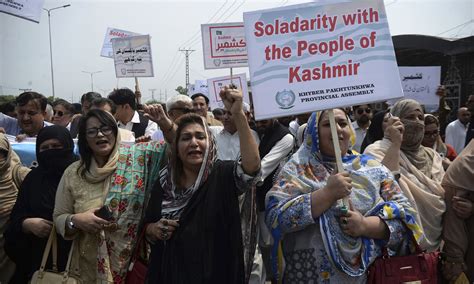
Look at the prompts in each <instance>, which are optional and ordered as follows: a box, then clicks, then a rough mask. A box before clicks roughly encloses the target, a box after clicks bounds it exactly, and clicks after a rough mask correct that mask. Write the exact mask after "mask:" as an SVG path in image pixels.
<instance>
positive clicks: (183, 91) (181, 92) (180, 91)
mask: <svg viewBox="0 0 474 284" xmlns="http://www.w3.org/2000/svg"><path fill="white" fill-rule="evenodd" d="M175 91H176V92H178V93H180V94H181V95H185V96H187V95H188V89H187V88H184V87H181V86H178V87H177V88H176V89H175Z"/></svg>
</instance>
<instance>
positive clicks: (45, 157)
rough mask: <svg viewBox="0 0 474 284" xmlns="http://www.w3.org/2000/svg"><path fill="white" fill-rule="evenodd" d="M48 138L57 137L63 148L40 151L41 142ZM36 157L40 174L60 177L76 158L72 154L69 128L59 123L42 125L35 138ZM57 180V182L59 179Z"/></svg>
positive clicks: (72, 147) (72, 142)
mask: <svg viewBox="0 0 474 284" xmlns="http://www.w3.org/2000/svg"><path fill="white" fill-rule="evenodd" d="M49 139H57V140H58V141H59V142H60V143H61V144H62V145H63V149H51V150H46V151H43V152H40V146H41V144H42V143H43V142H44V141H46V140H49ZM36 159H37V161H38V168H37V169H38V170H39V171H40V172H41V173H42V174H46V175H48V176H59V178H61V176H62V174H63V173H64V170H65V169H66V168H67V167H68V166H69V165H70V164H71V163H72V162H74V161H76V160H77V157H76V156H75V155H74V141H73V140H72V137H71V134H70V133H69V130H67V129H66V128H65V127H63V126H59V125H51V126H48V127H43V128H42V129H41V130H40V132H39V133H38V136H37V138H36ZM57 182H58V183H59V179H58V181H57ZM56 186H57V185H56Z"/></svg>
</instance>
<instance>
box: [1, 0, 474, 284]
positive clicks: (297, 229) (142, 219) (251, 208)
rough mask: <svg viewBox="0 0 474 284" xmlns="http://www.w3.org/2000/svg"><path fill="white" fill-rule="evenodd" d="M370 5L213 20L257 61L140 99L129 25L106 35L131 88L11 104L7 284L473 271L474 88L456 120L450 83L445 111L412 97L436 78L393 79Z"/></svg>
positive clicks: (343, 279) (377, 277)
mask: <svg viewBox="0 0 474 284" xmlns="http://www.w3.org/2000/svg"><path fill="white" fill-rule="evenodd" d="M226 2H227V1H226ZM362 2H364V1H362ZM369 2H370V1H365V2H364V3H365V4H364V3H363V4H361V5H366V6H364V7H362V8H359V7H357V9H356V8H354V7H355V6H354V5H352V6H351V3H349V4H347V3H341V4H337V5H340V6H337V7H340V8H341V9H340V11H341V12H340V14H338V15H332V16H326V14H324V16H323V15H322V14H316V13H315V12H314V11H320V10H318V9H322V8H321V5H316V4H314V3H310V4H307V5H303V6H301V7H302V8H301V7H300V8H298V7H296V8H294V7H293V8H292V7H290V8H286V7H285V8H278V9H275V10H274V11H273V10H272V11H269V12H268V11H267V12H259V11H257V12H248V13H244V21H245V29H246V31H245V36H241V37H239V36H235V38H233V39H232V40H230V38H232V37H233V36H234V34H232V36H227V35H226V34H225V30H224V29H225V28H229V26H227V25H226V24H223V23H220V24H216V26H217V25H220V26H219V27H221V28H222V30H219V31H218V34H216V35H212V34H207V35H205V34H204V31H205V30H207V31H211V30H212V29H211V28H208V26H209V25H212V24H205V25H203V30H202V31H203V46H204V48H207V47H206V46H205V45H206V44H208V43H210V44H211V45H212V44H213V40H214V42H215V40H216V39H224V40H223V41H221V42H219V43H217V46H214V48H215V47H217V48H215V49H214V50H213V52H215V53H219V52H221V53H222V54H224V53H225V52H228V53H230V52H234V53H236V54H237V53H242V52H243V51H245V52H244V53H245V58H244V59H242V58H238V59H235V62H234V63H235V64H237V65H235V66H238V67H242V66H244V67H246V66H249V67H250V68H249V70H250V77H251V78H250V82H249V83H248V84H247V79H246V77H245V76H246V74H237V75H236V74H233V73H232V69H231V71H230V76H229V77H228V79H226V80H227V81H226V82H227V83H226V84H223V83H222V84H220V85H218V88H217V87H215V86H214V88H211V84H209V88H208V89H209V92H211V89H213V92H215V93H213V94H212V95H211V94H210V93H207V92H201V91H195V92H188V94H187V95H185V94H183V93H182V92H179V91H178V89H177V90H176V91H177V92H178V93H176V94H173V95H172V96H171V97H169V98H167V99H166V101H164V102H159V103H156V102H154V103H148V104H147V103H142V101H141V97H142V96H141V92H140V89H139V86H138V79H137V78H136V77H135V75H130V74H125V73H126V72H129V70H132V69H133V68H135V67H136V66H141V64H151V62H152V60H151V53H150V49H151V47H150V37H149V35H131V36H130V37H122V38H114V40H112V39H110V38H108V39H107V41H110V42H111V43H110V45H111V46H113V52H112V49H110V52H111V53H113V55H110V54H109V56H108V57H110V58H112V57H114V60H115V61H114V64H115V67H116V68H118V69H116V70H121V71H123V74H119V73H120V72H117V73H116V75H117V78H119V77H120V76H122V77H127V76H128V77H130V78H132V77H135V82H136V83H135V89H134V90H132V89H133V88H132V89H130V88H127V87H122V88H119V87H118V86H117V88H114V89H113V90H112V91H111V92H109V93H108V94H107V95H106V93H105V92H104V96H102V95H101V94H99V93H96V92H93V91H91V92H87V93H84V94H83V95H82V97H81V99H80V103H75V102H72V101H67V100H65V99H63V98H57V97H56V98H55V97H54V91H53V96H52V97H47V96H46V95H45V94H41V93H40V92H37V90H36V91H35V90H28V91H24V92H22V93H19V94H15V97H14V99H13V100H12V101H9V102H6V103H4V104H2V105H0V177H1V181H0V284H2V283H12V284H16V283H20V284H21V283H34V284H37V283H117V284H121V283H127V284H137V283H150V284H168V283H169V284H174V283H176V284H185V283H186V284H187V283H202V284H204V283H206V284H207V283H222V284H224V283H225V284H228V283H229V284H230V283H236V284H237V283H246V284H247V283H250V284H268V283H272V284H273V283H370V284H374V283H430V284H432V283H456V284H467V283H474V205H473V203H474V185H473V181H474V140H473V138H474V93H473V94H469V96H468V97H467V98H465V97H460V98H459V99H460V101H459V106H460V107H459V108H458V109H457V117H456V119H454V120H453V119H452V118H453V117H452V116H449V115H448V113H449V112H450V111H451V109H450V106H448V105H447V102H446V99H447V96H448V90H447V88H446V87H445V86H443V85H439V81H438V82H436V84H435V85H434V86H436V88H434V89H435V90H436V91H433V94H432V95H433V97H435V99H436V100H437V101H438V102H437V103H436V107H437V109H433V108H429V107H428V105H427V104H425V102H424V101H420V100H416V99H413V98H411V97H407V96H406V95H404V92H405V89H402V88H401V84H400V81H399V78H400V80H405V81H406V82H410V81H412V82H413V81H414V80H422V79H423V77H428V76H424V75H422V74H421V73H413V72H412V74H409V75H401V73H400V74H399V73H398V66H397V62H396V58H395V56H394V53H393V46H392V42H391V37H390V33H389V31H388V26H387V21H386V15H385V12H384V9H383V2H381V1H376V0H374V1H372V2H373V3H372V2H371V3H369ZM374 3H375V4H374ZM377 3H379V4H377ZM372 4H373V6H371V5H372ZM12 5H13V4H12ZM344 5H346V6H344ZM377 5H379V6H377ZM67 6H68V5H67ZM67 6H63V7H67ZM369 6H370V9H369V8H367V7H369ZM308 7H309V8H308ZM334 7H336V5H335V6H334ZM285 9H287V10H285ZM292 9H293V10H292ZM298 9H301V10H298ZM305 9H308V10H307V11H310V12H308V13H307V14H305V12H307V11H306V10H305ZM311 9H313V10H311ZM351 9H355V10H356V11H355V12H354V13H353V12H351V11H352V10H351ZM45 10H46V9H45ZM329 10H330V9H329ZM329 10H328V11H329ZM333 10H334V11H336V10H337V9H333ZM295 11H296V12H295ZM313 12H314V13H313ZM284 13H288V15H293V16H294V15H298V16H297V17H293V20H291V21H289V20H288V19H290V18H292V17H290V16H288V17H286V18H285V17H284V16H281V15H284ZM291 13H294V14H291ZM285 15H286V14H285ZM308 15H310V16H308ZM272 17H273V18H272ZM300 17H301V19H300ZM308 17H314V18H312V19H308ZM303 18H306V19H303ZM272 19H273V20H272ZM285 19H286V20H285ZM249 22H250V23H254V25H251V24H248V23H249ZM233 24H234V25H236V26H239V28H240V29H241V32H242V33H243V30H244V25H243V24H239V23H233ZM206 25H207V26H206ZM364 25H365V27H364ZM231 26H232V25H231ZM361 26H362V27H363V28H360V27H361ZM372 28H373V29H374V30H370V29H372ZM252 29H253V30H252ZM338 29H341V30H342V31H338ZM351 29H352V30H351ZM355 30H356V31H357V32H360V33H361V34H360V35H358V36H353V33H352V32H353V31H355ZM313 31H317V32H314V33H313ZM114 33H115V34H114ZM209 33H211V32H209ZM223 33H224V34H223ZM236 33H237V32H235V34H236ZM326 33H327V34H329V33H331V36H333V38H338V39H333V40H329V38H330V36H327V38H325V37H326ZM363 33H366V34H363ZM108 34H109V35H113V36H118V35H124V34H123V33H121V34H117V32H116V31H111V30H110V29H109V30H108ZM280 34H281V35H284V36H285V37H288V38H290V39H291V40H294V39H295V38H297V39H298V42H297V43H296V41H293V42H292V44H288V45H287V46H285V44H287V42H286V38H285V39H282V37H281V36H278V35H280ZM339 34H341V35H339ZM342 34H343V35H344V36H343V35H342ZM206 36H207V37H212V36H215V37H214V38H213V39H212V40H209V38H206ZM252 37H253V38H252ZM312 37H315V38H316V40H317V41H318V42H316V40H315V39H314V38H312ZM137 38H139V39H140V45H137V46H132V47H130V44H133V42H134V40H136V39H137ZM279 41H284V44H282V43H281V42H279ZM137 42H138V40H137ZM143 42H144V44H142V43H143ZM288 42H290V40H288ZM127 44H128V45H127ZM380 45H382V48H380ZM265 46H266V47H265ZM295 46H296V47H297V50H298V53H295V52H294V51H295V50H292V48H295ZM204 48H203V49H204ZM211 48H212V46H211ZM246 48H248V55H249V56H248V58H247V50H246ZM387 50H388V51H387ZM353 51H354V52H353ZM351 52H353V53H351ZM373 53H376V54H375V55H374V54H373ZM366 55H367V56H366ZM147 56H149V57H147ZM232 56H234V55H232ZM235 56H241V54H240V55H235ZM259 56H260V57H259ZM333 56H334V57H333ZM364 56H366V57H364ZM106 57H107V56H106ZM204 57H206V52H204ZM313 57H314V58H316V57H317V59H318V60H315V61H314V62H310V61H313ZM380 58H382V59H380ZM208 59H209V58H205V64H214V65H215V66H211V67H212V68H207V69H213V68H216V69H217V68H224V67H225V68H232V66H230V65H229V66H226V65H225V64H227V63H228V62H230V61H225V60H224V59H222V61H221V60H220V59H219V60H217V59H215V60H208ZM142 60H143V61H142ZM206 60H207V61H206ZM229 60H230V59H229ZM247 60H248V64H247ZM131 61H133V63H131ZM226 62H227V63H226ZM242 62H244V63H242ZM259 62H264V63H263V64H261V65H259V64H260V63H259ZM221 64H222V66H224V67H222V66H221ZM238 64H243V65H238ZM285 64H286V65H285ZM352 64H353V67H352ZM117 66H119V67H117ZM124 66H125V67H124ZM130 66H132V67H130ZM235 66H234V67H235ZM129 67H130V68H131V69H127V68H129ZM148 67H149V66H148ZM137 68H138V67H137ZM140 68H141V67H140ZM352 68H354V69H352ZM300 69H301V72H300ZM136 70H138V69H133V70H132V71H133V72H135V71H136ZM143 70H145V71H143ZM143 70H142V71H143V72H146V71H150V70H151V75H150V76H148V75H147V76H148V77H154V76H153V74H152V72H153V68H148V69H147V68H144V69H143ZM394 70H395V71H394ZM83 72H84V71H83ZM133 72H131V73H133ZM279 72H280V73H279ZM285 72H289V73H285ZM417 72H418V71H417ZM420 72H421V71H420ZM269 73H271V74H269ZM129 75H130V76H129ZM399 75H400V76H399ZM143 77H146V76H143ZM402 77H403V79H402ZM226 78H227V77H226ZM91 80H92V74H91ZM215 81H216V82H217V81H224V80H220V79H219V80H215ZM196 82H197V81H196ZM237 82H240V83H239V84H240V85H236V84H237ZM242 82H243V83H242ZM234 83H236V84H234ZM404 84H405V83H404ZM117 85H118V83H117ZM53 86H54V83H53ZM188 87H190V86H189V85H188V86H186V89H187V88H188ZM92 89H93V87H92ZM53 90H54V89H53ZM420 91H424V89H423V90H421V89H420V88H418V89H417V91H416V92H417V93H420ZM184 93H186V92H184ZM265 95H267V96H266V97H265ZM380 98H382V99H380ZM216 100H217V101H218V104H217V102H216ZM355 102H359V103H355Z"/></svg>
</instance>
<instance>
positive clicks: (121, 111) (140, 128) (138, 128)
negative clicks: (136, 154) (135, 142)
mask: <svg viewBox="0 0 474 284" xmlns="http://www.w3.org/2000/svg"><path fill="white" fill-rule="evenodd" d="M109 99H110V100H112V101H113V102H114V103H115V105H116V106H117V112H116V113H115V119H117V121H118V126H119V128H124V129H127V130H130V131H132V132H133V133H134V134H135V138H140V137H142V136H149V137H151V136H152V135H153V133H155V131H156V130H157V129H158V125H157V124H156V123H155V122H153V121H151V120H150V119H148V118H147V117H145V116H144V115H142V114H140V113H139V112H138V111H137V103H136V98H135V94H134V93H133V91H132V90H130V89H128V88H122V89H118V90H114V91H112V93H110V95H109Z"/></svg>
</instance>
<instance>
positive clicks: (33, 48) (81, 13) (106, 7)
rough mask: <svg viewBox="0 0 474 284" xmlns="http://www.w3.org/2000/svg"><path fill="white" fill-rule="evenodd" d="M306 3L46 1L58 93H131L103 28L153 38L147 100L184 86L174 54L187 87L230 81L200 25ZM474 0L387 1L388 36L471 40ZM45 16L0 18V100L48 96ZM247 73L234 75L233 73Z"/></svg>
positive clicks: (75, 96)
mask: <svg viewBox="0 0 474 284" xmlns="http://www.w3.org/2000/svg"><path fill="white" fill-rule="evenodd" d="M304 2H309V1H308V0H306V1H299V0H275V1H262V0H237V1H232V0H227V1H224V0H220V1H217V0H215V1H199V0H194V1H176V0H170V1H161V0H148V1H131V0H129V1H110V0H94V1H92V0H90V1H82V0H71V1H55V0H46V1H45V3H44V7H45V8H54V7H57V6H62V5H66V4H71V6H70V7H68V8H64V9H58V10H54V11H52V12H51V30H52V42H53V62H54V79H55V92H56V96H57V97H62V98H64V99H67V100H68V101H73V102H78V101H79V99H80V96H81V95H82V94H83V93H85V92H87V91H90V89H91V80H90V75H89V74H86V73H83V72H82V71H89V72H94V71H101V73H97V74H95V75H94V90H95V91H98V92H100V93H101V94H103V95H104V94H106V93H108V92H110V91H111V90H112V88H114V87H116V86H117V84H118V86H119V87H129V88H132V89H133V86H134V80H133V79H128V78H127V79H120V80H119V81H117V79H116V78H115V70H114V64H113V59H109V58H104V57H100V56H99V54H100V49H101V46H102V43H103V40H104V35H105V32H106V29H107V27H113V28H119V29H124V30H129V31H133V32H137V33H141V34H149V35H151V37H152V38H151V46H152V53H153V54H152V55H153V64H154V71H155V77H154V78H140V79H139V81H140V87H141V90H142V94H143V98H144V101H147V100H149V99H151V91H150V89H156V91H155V98H156V99H160V95H159V93H160V90H161V92H162V94H163V96H162V99H163V100H164V94H165V90H166V92H167V94H168V97H169V96H171V95H174V94H175V93H176V92H175V91H174V89H175V88H176V87H177V86H179V85H181V86H184V84H185V63H184V54H183V53H181V52H179V51H178V49H179V48H191V49H195V50H196V51H194V52H193V53H192V54H191V56H190V82H191V83H193V82H194V80H199V79H206V78H212V77H217V76H223V75H227V74H228V70H226V69H221V70H205V69H204V67H203V58H202V47H201V46H202V45H201V36H200V25H201V24H202V23H215V22H240V21H242V13H243V12H245V11H254V10H260V9H266V8H273V7H279V6H284V5H291V4H298V3H304ZM473 3H474V1H473V0H386V1H385V4H386V9H387V14H388V20H389V25H390V30H391V33H392V35H399V34H425V35H433V36H441V37H450V38H451V37H452V38H459V37H465V36H470V35H473V34H474V20H473V17H474V4H473ZM50 72H51V71H50V56H49V37H48V17H47V13H46V12H43V14H42V17H41V21H40V23H39V24H37V23H34V22H30V21H26V20H23V19H20V18H17V17H13V16H10V15H7V14H3V13H0V95H7V94H13V95H17V94H19V93H20V92H21V91H19V89H33V90H35V91H38V92H40V93H42V94H44V95H46V96H50V95H52V91H51V73H50ZM242 72H247V74H248V70H247V68H238V69H236V70H235V71H234V73H235V74H237V73H242Z"/></svg>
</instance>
